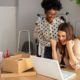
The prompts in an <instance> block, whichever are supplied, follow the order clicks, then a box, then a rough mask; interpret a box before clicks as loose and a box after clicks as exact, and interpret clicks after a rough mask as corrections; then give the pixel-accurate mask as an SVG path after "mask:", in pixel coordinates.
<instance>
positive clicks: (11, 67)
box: [2, 54, 33, 73]
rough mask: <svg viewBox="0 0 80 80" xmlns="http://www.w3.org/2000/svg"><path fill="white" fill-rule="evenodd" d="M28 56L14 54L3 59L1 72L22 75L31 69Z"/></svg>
mask: <svg viewBox="0 0 80 80" xmlns="http://www.w3.org/2000/svg"><path fill="white" fill-rule="evenodd" d="M29 56H30V55H29V54H16V55H15V56H11V57H9V58H5V59H4V60H3V62H2V70H3V71H6V72H15V73H22V72H24V71H26V70H29V69H31V68H33V64H32V60H31V58H30V57H29Z"/></svg>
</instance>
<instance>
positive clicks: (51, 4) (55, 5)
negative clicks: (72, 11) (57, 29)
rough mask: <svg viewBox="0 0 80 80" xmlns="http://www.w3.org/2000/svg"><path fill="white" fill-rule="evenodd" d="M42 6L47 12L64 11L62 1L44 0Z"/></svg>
mask: <svg viewBox="0 0 80 80" xmlns="http://www.w3.org/2000/svg"><path fill="white" fill-rule="evenodd" d="M41 6H42V8H43V9H44V10H45V11H48V10H50V9H54V10H57V11H60V10H61V9H62V4H61V2H60V0H43V1H42V2H41Z"/></svg>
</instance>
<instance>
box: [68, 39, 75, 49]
mask: <svg viewBox="0 0 80 80" xmlns="http://www.w3.org/2000/svg"><path fill="white" fill-rule="evenodd" d="M73 46H74V41H72V40H70V41H67V42H66V47H67V48H73Z"/></svg>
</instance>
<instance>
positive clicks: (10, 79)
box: [0, 70, 80, 80]
mask: <svg viewBox="0 0 80 80" xmlns="http://www.w3.org/2000/svg"><path fill="white" fill-rule="evenodd" d="M76 74H77V75H76V77H75V78H73V79H70V80H80V70H77V71H76ZM0 80H55V79H51V78H49V77H45V76H42V75H34V76H28V77H26V76H23V77H22V76H19V77H18V76H16V77H5V78H4V77H2V78H1V79H0Z"/></svg>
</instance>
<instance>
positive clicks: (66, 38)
mask: <svg viewBox="0 0 80 80" xmlns="http://www.w3.org/2000/svg"><path fill="white" fill-rule="evenodd" d="M51 45H52V57H53V59H57V60H59V62H60V63H61V64H62V65H65V66H69V65H70V66H71V67H72V68H73V69H75V70H76V69H80V40H79V39H78V38H76V37H75V35H74V30H73V26H72V25H71V24H70V23H62V24H60V26H59V28H58V42H57V43H56V41H55V40H53V39H52V40H51Z"/></svg>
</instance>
